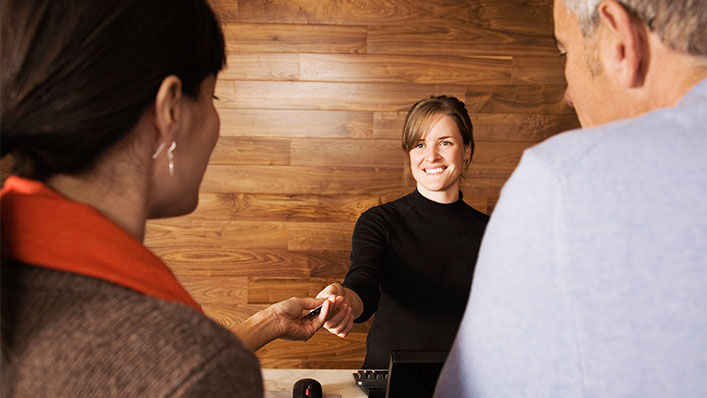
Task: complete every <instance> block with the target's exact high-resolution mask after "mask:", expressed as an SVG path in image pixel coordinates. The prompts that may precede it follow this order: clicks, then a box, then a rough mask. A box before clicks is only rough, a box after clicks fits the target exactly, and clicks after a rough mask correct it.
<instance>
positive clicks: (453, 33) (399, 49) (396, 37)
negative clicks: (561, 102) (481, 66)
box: [367, 23, 557, 56]
mask: <svg viewBox="0 0 707 398" xmlns="http://www.w3.org/2000/svg"><path fill="white" fill-rule="evenodd" d="M367 52H368V53H369V54H399V55H403V54H407V55H416V54H417V55H436V54H456V55H458V56H479V55H481V56H483V55H485V56H489V55H495V56H498V55H500V56H518V55H534V56H549V55H551V54H557V49H556V47H555V42H554V39H553V37H552V31H550V32H546V33H542V34H539V33H533V32H525V33H522V32H517V31H515V30H498V29H496V28H488V27H484V26H480V25H476V24H474V23H469V24H459V25H448V24H440V25H433V24H430V25H427V24H426V25H379V26H371V27H369V28H368V51H367Z"/></svg>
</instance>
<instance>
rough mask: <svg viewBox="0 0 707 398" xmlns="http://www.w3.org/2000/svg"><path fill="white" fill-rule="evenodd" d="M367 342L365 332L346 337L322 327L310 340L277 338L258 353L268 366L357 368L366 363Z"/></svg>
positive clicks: (261, 362)
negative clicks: (363, 349) (294, 340)
mask: <svg viewBox="0 0 707 398" xmlns="http://www.w3.org/2000/svg"><path fill="white" fill-rule="evenodd" d="M365 343H366V333H360V332H354V333H351V334H349V336H347V337H346V338H345V339H343V338H340V337H338V336H334V335H333V334H331V333H329V332H328V331H326V330H320V331H319V332H317V333H316V334H315V335H314V336H313V337H312V338H311V339H310V340H309V341H307V342H289V341H274V342H272V343H270V344H267V345H265V347H263V348H261V349H260V350H258V352H257V353H256V354H257V355H258V358H259V359H260V365H261V366H262V367H266V368H298V367H303V368H320V369H321V368H324V369H347V368H348V369H356V368H359V367H360V366H361V365H362V364H363V358H364V356H365V351H361V347H365Z"/></svg>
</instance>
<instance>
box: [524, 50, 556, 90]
mask: <svg viewBox="0 0 707 398" xmlns="http://www.w3.org/2000/svg"><path fill="white" fill-rule="evenodd" d="M559 55H560V52H559V51H557V56H556V57H552V56H548V57H526V56H516V57H513V73H512V75H513V84H540V85H546V84H551V85H564V84H565V83H566V80H565V58H564V57H560V56H559Z"/></svg>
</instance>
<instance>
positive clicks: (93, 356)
mask: <svg viewBox="0 0 707 398" xmlns="http://www.w3.org/2000/svg"><path fill="white" fill-rule="evenodd" d="M4 265H5V264H3V266H4ZM16 268H18V269H16V270H15V271H14V273H13V276H12V279H13V280H12V281H11V282H12V283H11V284H9V283H5V282H8V281H6V280H4V281H3V282H4V287H7V288H8V289H11V290H12V292H11V293H12V294H16V295H21V297H22V298H23V300H19V301H18V302H16V303H15V304H14V305H13V306H12V307H11V308H9V309H8V311H12V312H13V315H12V316H13V317H15V326H16V327H17V328H18V329H20V330H24V328H27V327H31V328H32V330H33V333H31V334H27V335H26V336H23V339H22V342H20V343H18V344H12V345H11V346H9V347H8V348H9V349H10V350H11V351H12V352H13V353H14V355H17V356H18V357H19V358H22V361H21V362H19V363H18V364H17V365H16V366H17V367H18V369H17V371H18V372H21V373H22V374H27V375H32V382H31V383H19V384H18V386H17V388H18V389H19V391H24V392H26V393H27V394H26V395H28V396H31V395H34V394H33V393H32V391H42V390H46V391H60V390H61V389H65V388H71V389H73V390H72V391H74V390H75V391H76V394H77V395H82V394H83V392H86V393H88V395H92V394H95V393H96V392H97V391H100V392H103V393H105V395H109V396H134V395H165V394H167V395H169V392H173V391H176V390H178V389H180V388H182V386H183V385H185V383H186V384H189V383H192V382H193V381H194V380H195V378H197V379H198V378H199V377H201V376H200V375H201V374H202V373H204V372H210V371H211V369H215V368H218V369H224V368H227V367H233V368H236V369H240V373H238V374H231V376H232V377H235V378H239V379H240V378H242V379H243V380H244V381H245V383H250V384H253V383H255V384H257V383H259V382H260V381H259V380H260V379H259V376H258V375H259V365H258V360H257V358H256V357H255V355H254V354H253V353H252V352H251V351H250V350H248V349H247V348H246V347H245V346H243V344H241V342H240V341H239V340H238V339H237V338H236V337H235V336H234V335H233V334H232V333H230V332H229V331H228V330H226V329H225V328H223V327H222V326H220V325H219V324H217V323H216V322H214V321H213V320H211V319H209V318H208V317H206V316H205V315H204V314H202V313H200V312H198V311H196V310H194V309H192V308H191V307H188V306H186V305H183V304H179V303H174V302H169V301H165V300H161V299H157V298H154V297H150V296H147V295H144V294H142V293H139V292H136V291H133V290H130V289H127V288H124V287H121V286H118V285H115V284H112V283H110V282H106V281H102V280H98V279H94V278H91V277H86V276H82V275H76V274H71V273H66V272H61V271H55V270H49V269H43V268H40V267H35V266H24V265H18V267H16ZM6 293H7V292H6ZM6 315H7V314H3V318H4V317H5V316H6ZM3 320H5V319H3ZM67 358H70V360H67ZM224 363H226V364H228V366H225V365H223V364H224ZM20 367H21V369H20ZM76 375H82V377H81V378H80V381H79V379H77V378H76V377H75V376H76ZM252 380H255V382H253V381H252ZM199 383H201V382H199ZM57 389H58V390H57ZM23 395H25V394H23ZM50 395H51V394H50ZM57 395H62V394H60V393H58V394H57Z"/></svg>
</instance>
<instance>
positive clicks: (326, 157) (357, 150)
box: [292, 139, 405, 167]
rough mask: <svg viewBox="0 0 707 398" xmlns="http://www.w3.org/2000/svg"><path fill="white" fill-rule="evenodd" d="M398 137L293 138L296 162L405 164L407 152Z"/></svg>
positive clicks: (293, 162)
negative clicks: (349, 138)
mask: <svg viewBox="0 0 707 398" xmlns="http://www.w3.org/2000/svg"><path fill="white" fill-rule="evenodd" d="M400 145H401V144H400V141H398V140H383V139H372V140H345V139H336V140H318V139H306V140H303V139H293V140H292V165H294V166H358V167H361V166H363V167H402V165H403V162H404V161H405V154H404V153H403V150H402V148H401V146H400Z"/></svg>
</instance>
